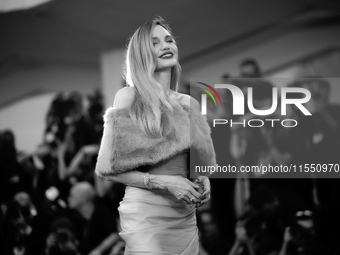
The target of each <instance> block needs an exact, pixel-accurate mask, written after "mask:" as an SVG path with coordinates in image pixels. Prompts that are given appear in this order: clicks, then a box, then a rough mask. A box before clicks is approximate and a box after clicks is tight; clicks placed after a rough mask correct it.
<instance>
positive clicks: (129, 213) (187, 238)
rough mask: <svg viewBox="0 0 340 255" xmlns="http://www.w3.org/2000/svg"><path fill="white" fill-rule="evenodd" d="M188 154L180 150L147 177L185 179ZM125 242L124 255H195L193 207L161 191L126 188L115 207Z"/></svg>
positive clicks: (194, 215) (153, 167) (196, 238)
mask: <svg viewBox="0 0 340 255" xmlns="http://www.w3.org/2000/svg"><path fill="white" fill-rule="evenodd" d="M188 157H189V152H188V151H184V152H183V153H181V154H178V155H176V156H174V157H172V158H170V159H168V160H166V161H164V162H162V163H160V164H158V165H156V166H152V167H151V166H150V167H143V171H149V172H150V173H151V174H161V175H180V176H183V177H187V174H188V173H187V169H188ZM118 211H119V214H120V223H121V229H122V231H121V232H120V233H119V234H120V236H121V237H122V238H123V239H124V241H125V242H126V246H125V255H139V254H149V255H156V254H157V255H163V254H164V255H174V254H181V255H189V254H190V255H196V254H199V242H198V229H197V224H196V214H195V212H196V207H195V205H194V204H186V203H185V202H183V201H181V200H178V199H177V198H176V197H175V196H173V195H172V194H171V193H169V192H166V191H163V190H148V189H142V188H136V187H132V186H127V187H126V189H125V196H124V198H123V200H122V201H121V202H120V205H119V208H118Z"/></svg>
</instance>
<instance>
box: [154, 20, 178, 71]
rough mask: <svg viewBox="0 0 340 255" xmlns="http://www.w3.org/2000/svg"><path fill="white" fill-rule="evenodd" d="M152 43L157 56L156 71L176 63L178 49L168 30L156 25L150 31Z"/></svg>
mask: <svg viewBox="0 0 340 255" xmlns="http://www.w3.org/2000/svg"><path fill="white" fill-rule="evenodd" d="M152 44H153V46H154V53H155V55H156V56H157V67H156V71H160V70H164V69H168V68H171V67H173V66H175V65H177V63H178V49H177V46H176V43H175V40H174V38H173V37H172V36H171V34H170V33H169V31H168V30H166V29H165V28H164V27H162V26H160V25H156V26H155V27H154V29H153V31H152Z"/></svg>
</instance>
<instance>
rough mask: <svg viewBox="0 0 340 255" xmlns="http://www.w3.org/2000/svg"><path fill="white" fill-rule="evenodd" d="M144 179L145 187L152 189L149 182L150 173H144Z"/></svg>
mask: <svg viewBox="0 0 340 255" xmlns="http://www.w3.org/2000/svg"><path fill="white" fill-rule="evenodd" d="M143 181H144V185H145V187H147V188H148V189H150V186H149V183H150V173H144V174H143Z"/></svg>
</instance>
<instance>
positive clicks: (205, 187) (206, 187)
mask: <svg viewBox="0 0 340 255" xmlns="http://www.w3.org/2000/svg"><path fill="white" fill-rule="evenodd" d="M197 179H198V181H199V182H200V183H202V184H203V199H202V200H201V202H200V203H198V205H197V207H200V206H202V205H204V204H206V203H207V202H208V201H209V200H210V180H209V178H208V177H207V176H199V177H197Z"/></svg>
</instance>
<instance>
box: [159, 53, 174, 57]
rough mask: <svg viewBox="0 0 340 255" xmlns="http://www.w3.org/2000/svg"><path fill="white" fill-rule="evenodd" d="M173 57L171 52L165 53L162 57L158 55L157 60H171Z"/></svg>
mask: <svg viewBox="0 0 340 255" xmlns="http://www.w3.org/2000/svg"><path fill="white" fill-rule="evenodd" d="M173 56H174V54H172V53H171V52H165V53H163V54H162V55H160V56H159V58H162V59H168V58H172V57H173Z"/></svg>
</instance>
